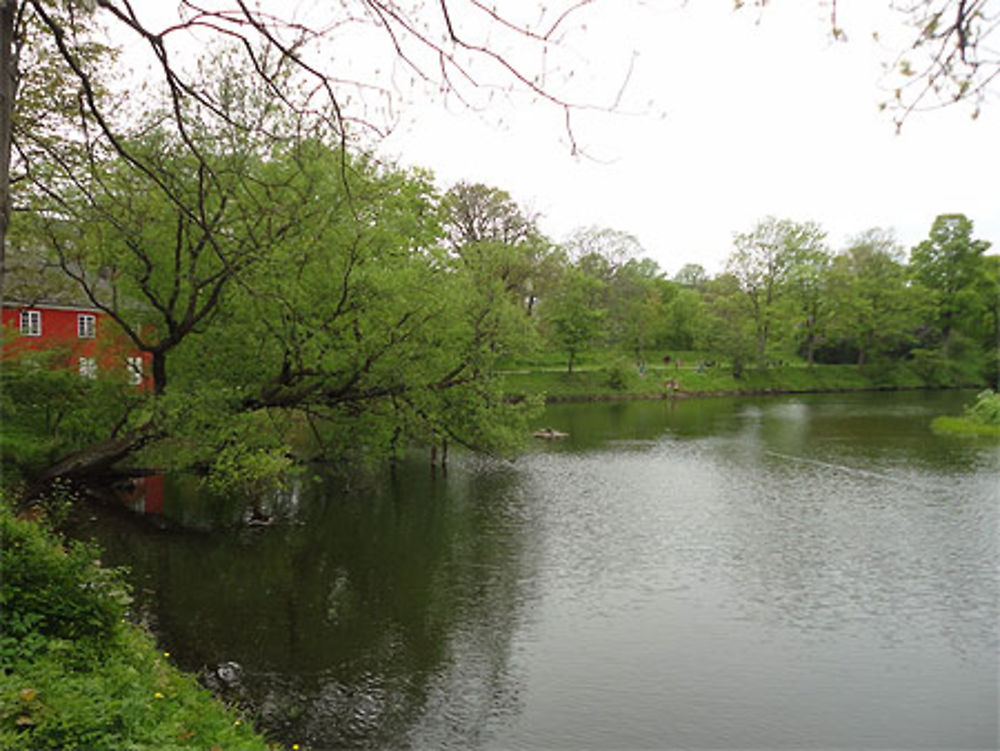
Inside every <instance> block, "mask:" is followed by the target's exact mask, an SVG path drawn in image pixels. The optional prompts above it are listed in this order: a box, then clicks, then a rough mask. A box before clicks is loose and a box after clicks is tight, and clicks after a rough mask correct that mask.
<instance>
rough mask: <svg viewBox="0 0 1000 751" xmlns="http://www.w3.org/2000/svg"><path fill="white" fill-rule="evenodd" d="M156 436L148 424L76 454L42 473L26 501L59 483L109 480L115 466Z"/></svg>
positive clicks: (70, 455)
mask: <svg viewBox="0 0 1000 751" xmlns="http://www.w3.org/2000/svg"><path fill="white" fill-rule="evenodd" d="M156 437H157V434H156V431H155V429H154V427H153V424H152V423H147V424H146V425H143V426H142V427H139V428H136V429H135V430H132V431H130V432H128V433H127V434H125V435H123V436H119V437H117V438H109V439H108V440H105V441H101V442H100V443H95V444H93V445H91V446H88V447H87V448H85V449H81V450H80V451H75V452H73V453H72V454H69V455H68V456H65V457H63V458H62V459H60V460H59V461H57V462H56V463H55V464H53V465H51V466H50V467H49V468H48V469H46V470H45V471H44V472H42V473H41V475H39V477H38V479H37V480H36V481H35V482H34V483H32V485H31V486H30V487H29V489H28V491H27V492H26V493H25V498H26V499H27V500H31V499H33V498H36V497H37V496H39V495H41V494H42V493H44V492H45V490H46V489H47V488H49V487H50V486H51V485H52V483H53V482H55V481H56V480H69V481H71V482H87V481H92V480H99V479H102V478H104V477H107V476H108V475H110V474H111V473H112V471H113V468H114V466H115V465H116V464H118V463H119V462H120V461H122V460H123V459H125V458H126V457H128V456H129V455H130V454H133V453H135V452H136V451H138V450H139V449H141V448H142V447H143V446H145V445H146V444H148V443H149V442H150V441H152V440H155V439H156Z"/></svg>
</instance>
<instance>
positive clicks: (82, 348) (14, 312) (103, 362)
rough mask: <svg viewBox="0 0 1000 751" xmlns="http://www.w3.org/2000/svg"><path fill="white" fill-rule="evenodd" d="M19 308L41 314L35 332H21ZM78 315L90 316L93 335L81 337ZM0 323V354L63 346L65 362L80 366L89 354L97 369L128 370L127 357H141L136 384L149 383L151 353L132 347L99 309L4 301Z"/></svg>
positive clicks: (107, 370) (106, 370) (148, 384)
mask: <svg viewBox="0 0 1000 751" xmlns="http://www.w3.org/2000/svg"><path fill="white" fill-rule="evenodd" d="M21 311H37V312H38V313H40V314H41V332H40V334H39V335H38V336H30V335H27V334H23V333H21ZM81 315H87V316H93V317H94V332H93V333H94V336H92V337H86V336H85V337H81V336H80V335H79V334H80V330H79V318H80V316H81ZM2 324H3V328H4V331H5V336H4V342H3V354H2V356H3V357H10V356H14V355H16V354H17V353H20V352H24V351H25V350H29V351H40V350H45V349H48V348H51V347H56V346H59V347H66V348H67V349H68V352H69V354H68V358H67V360H68V361H67V363H66V366H67V367H69V368H73V369H80V367H81V366H80V358H91V359H92V360H93V362H94V364H95V365H96V367H97V371H98V373H101V372H103V373H105V374H106V373H108V372H114V371H115V370H116V369H117V370H118V372H123V373H128V372H129V369H128V358H130V357H132V358H135V357H138V358H141V362H142V368H141V371H142V372H141V378H140V379H139V380H140V383H139V384H137V385H140V386H142V387H143V388H147V387H149V386H150V383H151V376H150V374H151V364H152V357H151V356H150V355H149V354H146V353H141V352H139V351H138V350H136V348H135V346H134V345H133V344H132V342H130V341H129V340H128V339H127V338H126V337H125V335H124V334H123V333H122V332H121V330H120V329H119V328H118V327H117V324H116V323H115V322H114V321H113V320H112V319H111V318H109V317H108V316H107V315H105V314H104V313H102V312H101V311H99V310H93V309H87V308H73V307H68V306H65V307H64V306H47V305H27V306H15V305H9V304H6V303H5V304H4V306H3V314H2Z"/></svg>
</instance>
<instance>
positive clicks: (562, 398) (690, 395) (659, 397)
mask: <svg viewBox="0 0 1000 751" xmlns="http://www.w3.org/2000/svg"><path fill="white" fill-rule="evenodd" d="M975 388H979V387H978V386H955V387H951V388H937V387H931V386H856V387H855V386H840V387H816V388H804V389H794V388H787V389H781V388H763V389H720V390H697V391H685V390H679V391H676V392H673V393H662V394H653V393H645V394H644V393H620V394H546V395H545V397H544V400H545V403H546V404H567V403H572V402H581V403H582V402H626V401H666V400H687V399H708V398H712V397H723V396H785V395H789V394H847V393H853V392H856V393H864V392H875V391H956V390H962V389H975ZM511 398H512V399H515V400H517V401H522V400H524V399H526V398H527V395H525V394H516V395H512V397H511Z"/></svg>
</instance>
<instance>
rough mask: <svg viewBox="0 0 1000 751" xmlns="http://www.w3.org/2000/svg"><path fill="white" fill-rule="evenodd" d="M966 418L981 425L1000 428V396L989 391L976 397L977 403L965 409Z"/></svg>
mask: <svg viewBox="0 0 1000 751" xmlns="http://www.w3.org/2000/svg"><path fill="white" fill-rule="evenodd" d="M965 416H966V417H967V418H968V419H969V420H971V421H972V422H975V423H979V424H980V425H992V426H996V427H1000V394H998V393H997V392H995V391H993V390H991V389H988V390H986V391H983V392H981V393H980V394H979V396H977V397H976V401H975V402H974V403H973V404H971V405H969V406H968V407H966V408H965Z"/></svg>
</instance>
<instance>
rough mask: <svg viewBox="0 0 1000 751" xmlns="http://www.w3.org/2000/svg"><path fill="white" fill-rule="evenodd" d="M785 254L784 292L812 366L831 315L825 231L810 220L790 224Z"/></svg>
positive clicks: (828, 252)
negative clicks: (791, 307)
mask: <svg viewBox="0 0 1000 751" xmlns="http://www.w3.org/2000/svg"><path fill="white" fill-rule="evenodd" d="M784 252H785V253H786V254H787V255H788V271H787V278H786V279H785V292H786V293H787V296H788V298H789V300H790V302H791V304H792V306H793V307H794V311H795V312H794V316H795V318H796V319H797V320H796V323H797V329H798V332H799V333H798V339H799V342H800V347H801V349H803V350H805V358H806V362H807V363H808V364H809V365H810V366H811V365H812V364H813V362H814V359H815V355H816V347H817V345H818V344H819V341H820V337H821V336H822V332H823V331H824V330H825V328H826V325H827V323H828V321H829V318H830V313H831V307H830V305H829V294H828V290H827V284H828V276H827V272H828V270H829V267H830V251H829V249H828V248H827V246H826V232H825V231H823V230H822V229H821V228H820V227H819V225H817V224H815V223H813V222H805V223H802V224H797V225H793V226H790V227H789V229H788V232H787V234H786V236H785V249H784Z"/></svg>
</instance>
